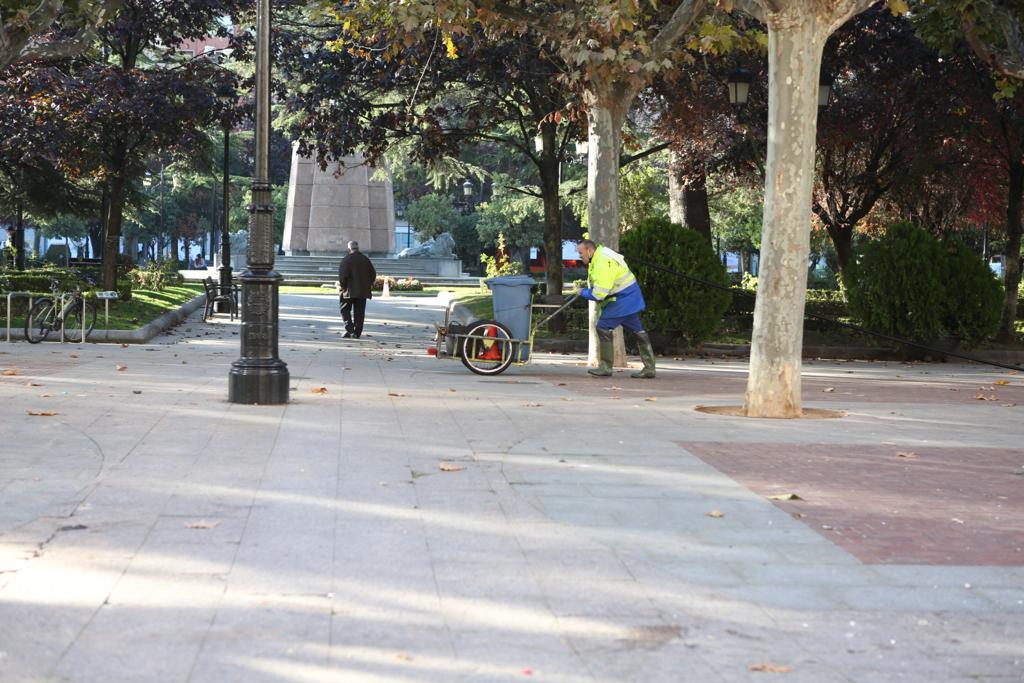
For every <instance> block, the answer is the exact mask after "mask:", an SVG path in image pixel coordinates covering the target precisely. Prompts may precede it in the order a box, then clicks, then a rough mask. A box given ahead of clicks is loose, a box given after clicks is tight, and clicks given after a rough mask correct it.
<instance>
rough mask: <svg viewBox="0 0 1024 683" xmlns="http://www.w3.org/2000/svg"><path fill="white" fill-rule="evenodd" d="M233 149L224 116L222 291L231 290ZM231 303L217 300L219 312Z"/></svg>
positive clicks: (224, 98) (225, 98)
mask: <svg viewBox="0 0 1024 683" xmlns="http://www.w3.org/2000/svg"><path fill="white" fill-rule="evenodd" d="M234 99H235V98H234V97H232V96H229V95H224V96H222V97H221V103H222V104H224V105H225V109H226V108H227V106H228V105H230V104H232V103H234ZM230 151H231V121H230V119H228V117H227V116H225V117H224V175H223V178H222V190H221V207H222V210H223V212H224V214H223V216H222V219H221V226H220V286H221V290H220V291H221V292H228V291H231V232H230V230H229V229H228V228H229V226H230V224H231V219H230V201H231V180H230V176H229V175H228V161H229V154H230ZM229 306H230V304H229V303H228V302H227V301H218V302H217V312H218V313H227V312H228V310H227V309H228V307H229Z"/></svg>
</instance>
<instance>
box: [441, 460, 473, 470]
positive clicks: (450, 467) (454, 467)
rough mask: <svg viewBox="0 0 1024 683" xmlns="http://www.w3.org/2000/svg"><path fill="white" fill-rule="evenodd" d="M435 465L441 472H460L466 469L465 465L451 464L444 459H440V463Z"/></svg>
mask: <svg viewBox="0 0 1024 683" xmlns="http://www.w3.org/2000/svg"><path fill="white" fill-rule="evenodd" d="M437 467H438V469H439V470H441V471H442V472H461V471H462V470H464V469H466V468H465V467H460V466H459V465H453V464H452V463H450V462H444V461H442V462H441V464H439V465H438V466H437Z"/></svg>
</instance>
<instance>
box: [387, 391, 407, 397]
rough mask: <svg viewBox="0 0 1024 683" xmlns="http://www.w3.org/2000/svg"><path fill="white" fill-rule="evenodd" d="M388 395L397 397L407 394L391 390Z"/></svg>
mask: <svg viewBox="0 0 1024 683" xmlns="http://www.w3.org/2000/svg"><path fill="white" fill-rule="evenodd" d="M388 396H397V397H399V398H401V397H402V396H405V394H399V393H396V392H394V391H389V392H388Z"/></svg>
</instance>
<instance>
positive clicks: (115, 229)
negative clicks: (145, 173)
mask: <svg viewBox="0 0 1024 683" xmlns="http://www.w3.org/2000/svg"><path fill="white" fill-rule="evenodd" d="M125 184H126V180H125V177H124V172H123V170H118V171H115V172H114V173H113V174H112V175H111V177H110V194H109V199H108V204H107V220H106V226H105V228H106V229H105V230H104V231H103V289H106V290H115V289H117V255H118V253H119V252H120V246H121V225H122V223H123V222H124V201H125Z"/></svg>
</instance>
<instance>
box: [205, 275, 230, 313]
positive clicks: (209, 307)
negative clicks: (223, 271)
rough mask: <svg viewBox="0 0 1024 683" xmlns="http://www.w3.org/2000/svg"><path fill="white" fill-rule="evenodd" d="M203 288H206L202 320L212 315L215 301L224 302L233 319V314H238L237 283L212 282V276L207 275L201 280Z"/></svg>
mask: <svg viewBox="0 0 1024 683" xmlns="http://www.w3.org/2000/svg"><path fill="white" fill-rule="evenodd" d="M203 289H205V290H206V308H205V309H204V310H203V320H204V321H205V320H206V319H207V318H209V317H210V316H211V315H213V313H214V306H216V304H217V303H226V304H227V305H228V311H229V312H230V313H231V319H232V320H234V319H235V315H237V314H238V285H236V284H231V285H228V286H225V285H221V284H218V283H216V282H214V281H213V278H212V277H208V278H206V279H205V280H203Z"/></svg>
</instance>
